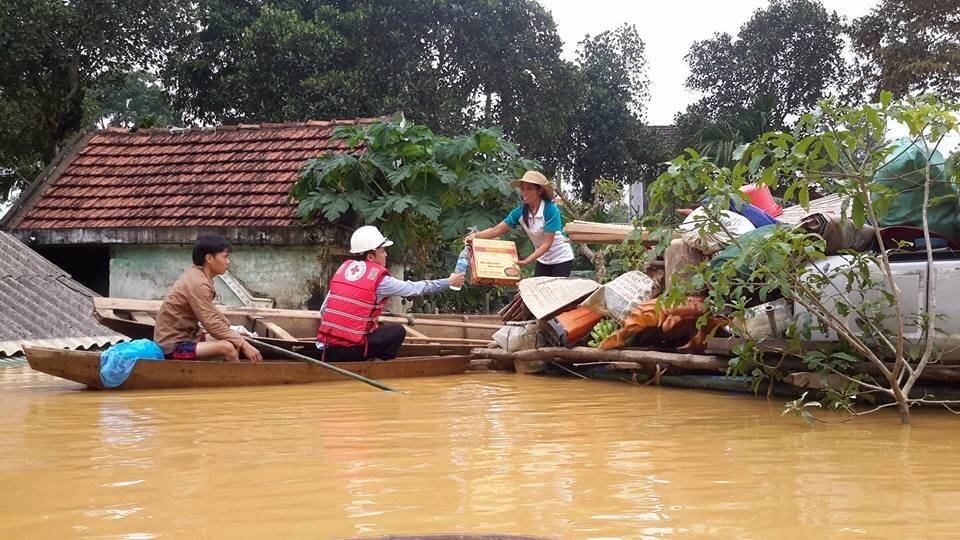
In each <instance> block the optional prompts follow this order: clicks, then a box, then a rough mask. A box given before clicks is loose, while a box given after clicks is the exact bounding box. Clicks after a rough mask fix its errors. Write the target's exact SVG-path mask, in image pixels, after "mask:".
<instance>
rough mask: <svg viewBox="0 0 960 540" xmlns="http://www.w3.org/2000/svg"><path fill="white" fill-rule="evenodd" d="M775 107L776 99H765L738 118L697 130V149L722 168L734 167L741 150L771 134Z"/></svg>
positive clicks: (770, 97) (712, 123) (694, 145)
mask: <svg viewBox="0 0 960 540" xmlns="http://www.w3.org/2000/svg"><path fill="white" fill-rule="evenodd" d="M775 105H776V101H775V100H774V99H773V97H772V96H763V97H761V98H760V99H759V100H757V102H756V103H754V104H753V106H752V107H750V108H749V109H748V110H746V111H744V112H742V113H740V114H738V115H735V116H733V117H731V118H726V119H722V120H718V121H716V122H710V123H708V124H706V125H704V126H703V127H701V128H700V129H699V130H698V131H697V134H696V136H695V137H694V140H693V147H694V148H695V149H696V150H697V151H698V152H700V153H701V154H703V155H704V156H706V157H709V158H711V159H713V160H714V161H715V162H716V163H717V164H718V165H720V166H724V167H731V168H732V167H733V166H734V164H735V163H736V161H737V160H736V159H735V157H734V156H736V151H737V149H738V148H740V147H741V146H742V145H745V144H747V143H750V142H752V141H754V140H756V139H757V138H758V137H760V136H761V135H763V134H764V133H766V132H767V131H769V129H770V127H771V126H770V117H771V115H772V114H773V107H774V106H775Z"/></svg>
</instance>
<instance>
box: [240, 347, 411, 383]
mask: <svg viewBox="0 0 960 540" xmlns="http://www.w3.org/2000/svg"><path fill="white" fill-rule="evenodd" d="M244 339H246V340H247V341H249V342H250V343H252V344H254V345H258V346H260V347H263V348H265V349H267V350H268V351H272V352H275V353H277V354H281V355H283V356H287V357H290V358H294V359H296V360H300V361H301V362H310V363H311V364H316V365H318V366H320V367H322V368H326V369H329V370H330V371H333V372H334V373H339V374H340V375H343V376H344V377H349V378H351V379H355V380H358V381H360V382H362V383H366V384H369V385H370V386H375V387H377V388H379V389H381V390H386V391H388V392H399V393H401V394H402V393H403V391H402V390H400V389H398V388H394V387H392V386H388V385H386V384H383V383H382V382H379V381H375V380H373V379H368V378H366V377H364V376H363V375H357V374H356V373H354V372H352V371H347V370H345V369H343V368H340V367H337V366H334V365H332V364H328V363H326V362H322V361H320V360H317V359H315V358H310V357H309V356H304V355H302V354H300V353H295V352H293V351H288V350H286V349H281V348H280V347H274V346H273V345H270V344H269V343H264V342H262V341H260V340H258V339H253V338H250V337H248V338H244Z"/></svg>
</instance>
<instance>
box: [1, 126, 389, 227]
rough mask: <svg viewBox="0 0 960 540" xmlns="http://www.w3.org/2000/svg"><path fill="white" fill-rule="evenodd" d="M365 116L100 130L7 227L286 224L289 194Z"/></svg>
mask: <svg viewBox="0 0 960 540" xmlns="http://www.w3.org/2000/svg"><path fill="white" fill-rule="evenodd" d="M375 121H376V120H375V119H356V120H333V121H311V122H298V123H290V124H251V125H245V124H241V125H237V126H220V127H216V128H191V129H176V128H174V129H156V128H154V129H140V130H133V131H131V130H125V129H108V130H106V131H103V132H99V133H96V134H94V135H93V136H92V137H90V139H89V141H88V142H87V143H86V145H85V146H83V148H82V149H80V151H79V152H78V153H77V154H76V156H74V157H73V159H72V160H71V161H69V163H68V164H66V166H65V168H64V169H62V172H59V174H58V173H57V172H55V173H54V174H53V175H52V176H51V177H50V179H48V180H47V181H46V185H45V186H41V189H42V191H41V193H40V194H39V196H37V197H36V198H35V199H34V200H33V201H32V202H29V203H27V204H28V207H27V208H26V209H25V212H24V213H23V216H22V218H21V219H19V220H15V221H14V223H13V224H11V225H12V227H13V228H15V229H60V228H104V227H289V226H294V225H296V224H297V220H296V217H295V211H296V205H295V204H291V203H290V202H289V201H288V196H289V193H290V188H291V187H292V185H293V183H294V181H295V180H296V178H297V172H298V170H299V169H300V167H301V166H302V165H303V163H304V162H305V161H306V160H308V159H310V158H314V157H316V156H318V155H320V154H322V153H324V152H326V151H328V150H332V151H344V150H345V149H346V145H345V144H344V143H343V142H342V141H332V140H330V136H331V135H332V134H333V129H334V127H336V126H338V125H350V124H358V123H362V124H366V123H373V122H375Z"/></svg>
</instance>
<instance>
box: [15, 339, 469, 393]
mask: <svg viewBox="0 0 960 540" xmlns="http://www.w3.org/2000/svg"><path fill="white" fill-rule="evenodd" d="M24 352H25V353H26V355H27V361H28V362H29V363H30V367H31V368H33V369H35V370H37V371H40V372H43V373H46V374H48V375H53V376H54V377H59V378H61V379H66V380H68V381H73V382H77V383H80V384H84V385H86V386H87V387H89V388H92V389H96V390H106V388H105V387H104V386H103V383H101V381H100V353H98V352H86V351H69V350H63V349H51V348H47V347H27V348H24ZM472 358H473V357H472V356H469V355H448V356H423V357H409V358H398V359H395V360H388V361H373V362H337V363H336V364H335V365H336V366H338V367H341V368H343V369H346V370H348V371H351V372H353V373H356V374H358V375H363V376H364V377H367V378H370V379H377V380H379V379H398V378H405V377H435V376H440V375H459V374H461V373H463V372H464V371H466V369H467V366H468V365H469V364H470V360H471V359H472ZM349 380H351V379H349V378H347V377H344V376H342V375H339V374H337V373H334V372H333V371H331V370H329V369H325V368H322V367H320V366H317V365H314V364H309V363H306V362H294V361H290V360H286V359H284V360H264V361H263V362H261V363H259V364H251V363H248V362H239V363H238V362H222V361H186V360H161V361H151V360H141V361H139V362H137V364H136V366H134V368H133V372H132V373H131V374H130V377H129V378H127V380H126V382H124V383H123V384H121V385H120V386H118V387H117V388H113V389H111V390H146V389H160V388H203V387H223V386H268V385H281V384H309V383H320V382H335V381H349ZM357 384H359V383H357ZM360 386H363V385H360Z"/></svg>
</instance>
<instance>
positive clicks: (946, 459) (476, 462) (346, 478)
mask: <svg viewBox="0 0 960 540" xmlns="http://www.w3.org/2000/svg"><path fill="white" fill-rule="evenodd" d="M394 382H395V383H396V385H397V386H399V387H401V388H403V389H405V390H407V391H408V392H409V393H408V394H405V395H397V394H391V393H387V392H380V391H375V390H372V389H370V388H368V387H365V386H363V385H361V384H358V383H353V382H343V383H331V384H319V385H308V386H288V387H269V388H243V389H212V390H188V391H183V390H176V391H144V392H127V393H121V392H118V393H111V392H94V391H85V390H81V389H80V387H79V386H78V385H75V384H72V383H68V382H65V381H60V380H58V379H54V378H52V377H49V376H46V375H42V374H39V373H35V372H33V371H31V370H30V369H29V367H26V366H15V367H3V368H0V538H65V537H80V538H130V539H145V538H197V537H204V538H227V537H240V538H273V537H297V538H341V537H349V536H377V535H387V534H424V533H461V534H462V533H515V534H530V535H541V536H547V537H556V538H611V537H626V538H644V537H651V538H656V537H672V536H684V537H698V536H711V537H720V538H927V537H944V538H949V537H957V536H958V535H960V532H958V531H960V528H958V525H960V464H957V463H954V462H953V461H954V460H955V459H957V458H958V457H960V453H958V445H960V419H957V418H956V417H954V416H953V415H951V414H949V413H945V412H938V411H933V410H930V411H918V412H917V413H916V414H915V416H914V422H915V423H914V425H913V426H912V427H908V428H903V427H901V426H900V425H899V423H898V419H897V417H896V415H895V413H893V412H890V413H887V412H881V413H879V414H876V415H873V416H870V417H865V418H860V419H857V420H854V421H853V422H850V423H846V424H843V425H831V426H819V427H816V428H809V427H807V426H806V425H805V424H803V423H802V422H800V421H798V420H796V419H795V418H792V417H783V416H781V415H780V412H781V406H782V402H780V401H776V402H768V401H766V400H764V399H755V398H751V397H745V396H742V395H734V394H723V393H713V392H706V391H698V390H681V389H665V388H653V387H637V386H632V385H628V384H622V383H614V382H600V381H582V380H579V379H565V378H547V377H538V376H519V375H513V374H501V373H477V374H468V375H464V376H456V377H437V378H430V379H407V380H396V381H394Z"/></svg>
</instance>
